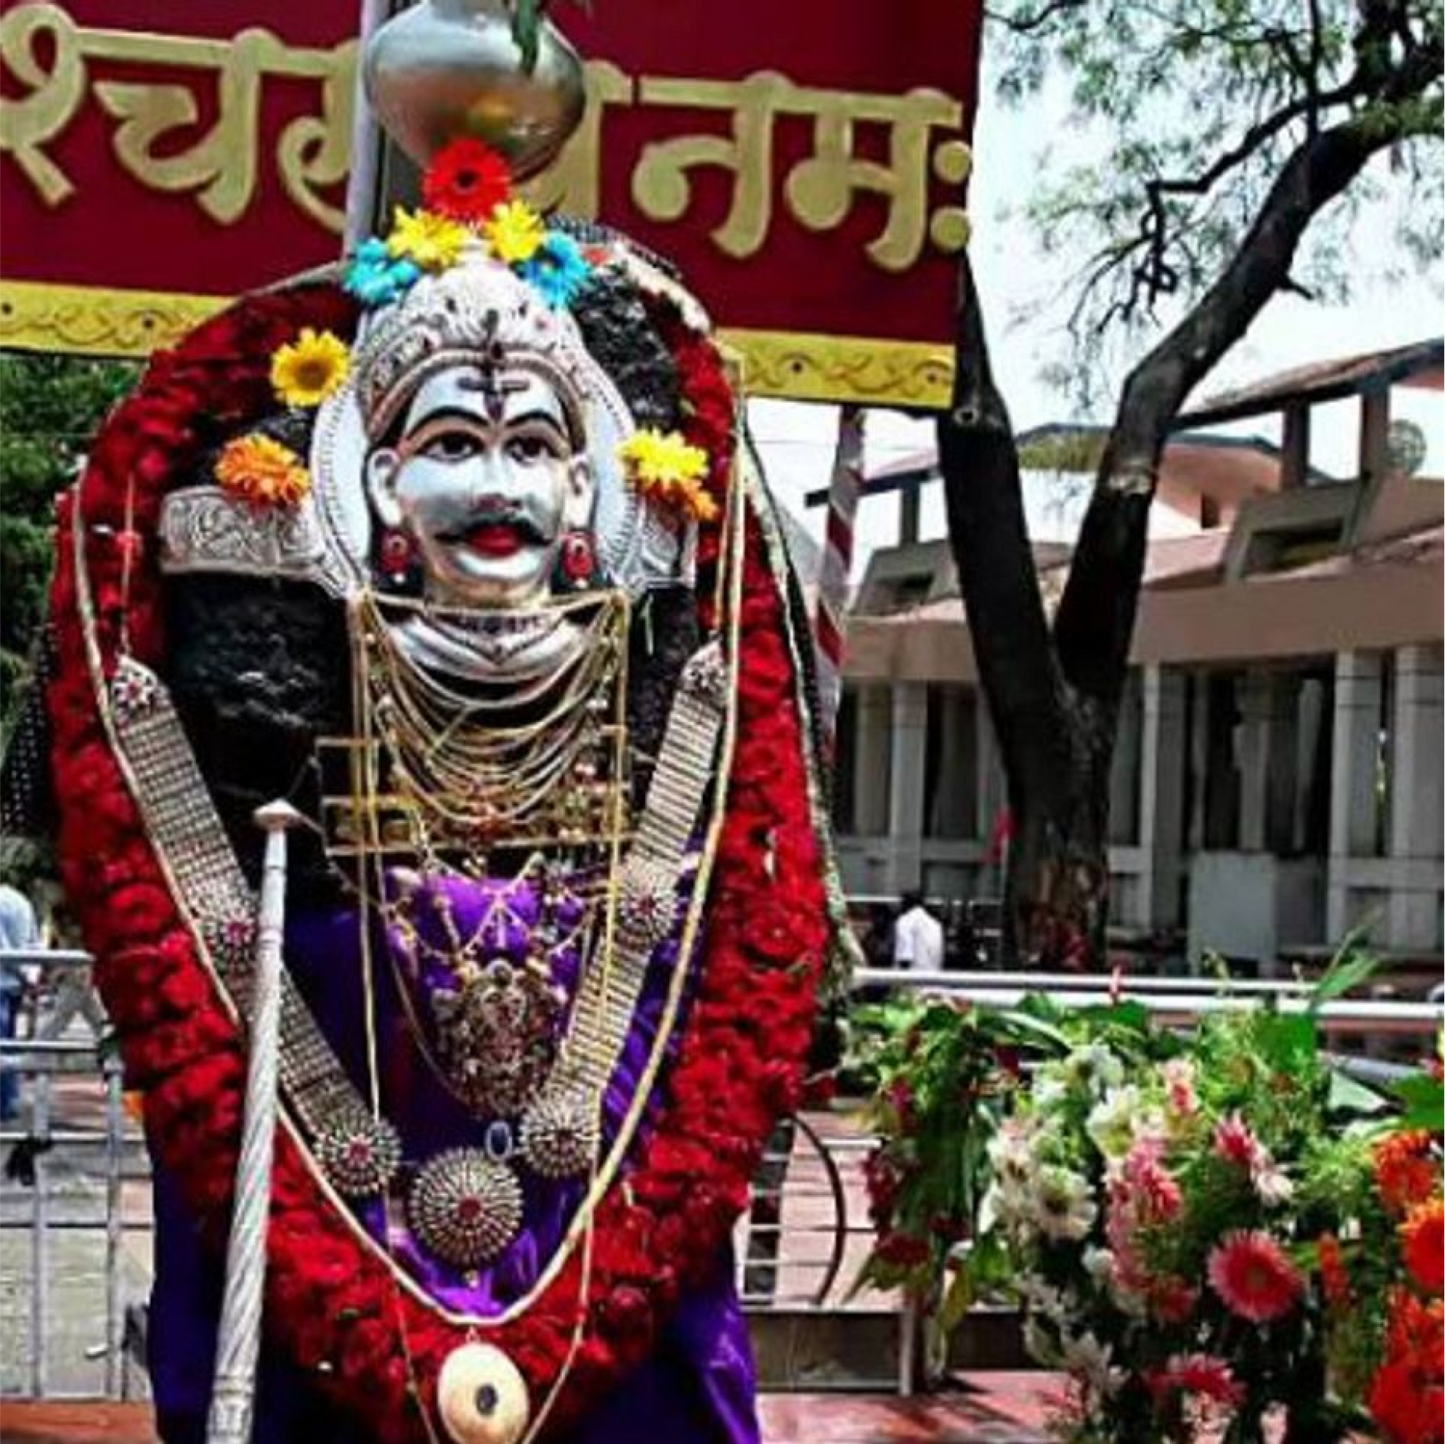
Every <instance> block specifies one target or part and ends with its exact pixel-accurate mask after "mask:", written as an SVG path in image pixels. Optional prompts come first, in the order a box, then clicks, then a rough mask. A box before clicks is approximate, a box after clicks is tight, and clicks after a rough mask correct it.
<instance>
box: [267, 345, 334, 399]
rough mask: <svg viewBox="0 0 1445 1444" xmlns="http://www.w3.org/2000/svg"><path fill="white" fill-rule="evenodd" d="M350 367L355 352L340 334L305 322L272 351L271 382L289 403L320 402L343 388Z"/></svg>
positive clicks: (279, 394) (277, 392) (280, 395)
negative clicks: (285, 342)
mask: <svg viewBox="0 0 1445 1444" xmlns="http://www.w3.org/2000/svg"><path fill="white" fill-rule="evenodd" d="M350 370H351V353H350V352H349V351H348V350H347V349H346V343H345V342H344V341H343V340H342V339H341V338H340V337H339V336H335V335H333V334H332V333H331V332H330V331H313V330H312V329H311V327H310V326H303V327H302V329H301V334H300V335H299V336H298V337H297V338H296V339H295V340H294V341H292V342H291V343H290V344H289V345H286V346H282V347H280V348H278V349H277V350H276V351H275V352H274V353H273V354H272V357H271V385H272V386H273V387H275V389H276V394H277V396H279V397H280V398H281V400H282V401H284V402H285V403H286V404H287V405H288V406H319V405H320V404H321V403H322V402H323V401H325V400H326V398H327V397H328V396H330V395H331V394H332V392H333V391H338V390H340V388H341V385H342V383H343V382H344V381H345V380H346V377H347V373H348V372H349V371H350Z"/></svg>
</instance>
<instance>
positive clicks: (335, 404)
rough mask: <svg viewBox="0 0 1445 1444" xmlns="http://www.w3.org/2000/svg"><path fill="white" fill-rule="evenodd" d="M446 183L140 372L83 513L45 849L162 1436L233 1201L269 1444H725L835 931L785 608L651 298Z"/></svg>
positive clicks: (205, 1308)
mask: <svg viewBox="0 0 1445 1444" xmlns="http://www.w3.org/2000/svg"><path fill="white" fill-rule="evenodd" d="M483 8H485V7H483ZM383 109H384V108H383ZM491 139H492V140H495V139H496V137H495V136H493V137H491ZM429 161H430V164H429V169H428V171H427V175H426V180H425V184H424V188H423V205H422V206H421V207H418V208H417V209H415V210H408V209H405V208H403V209H401V210H399V212H398V214H397V217H396V220H395V223H394V225H393V227H392V230H391V232H390V234H389V235H388V236H386V237H377V238H374V239H372V240H370V241H366V242H365V243H364V244H362V245H361V246H359V247H358V248H357V250H356V251H355V253H354V254H353V255H352V256H351V257H350V258H349V259H348V261H347V262H346V263H344V264H343V265H342V266H341V267H339V268H337V269H336V270H335V271H333V272H331V273H328V274H312V275H308V276H305V277H301V278H298V279H297V280H294V281H292V282H289V283H286V284H284V285H282V286H279V287H277V288H275V289H273V290H270V291H267V292H263V293H258V294H257V295H254V296H250V297H246V298H243V299H242V300H241V301H239V302H238V303H236V304H235V305H234V306H233V307H232V308H230V309H229V310H228V311H226V312H224V313H222V314H221V315H220V316H219V317H217V318H216V319H214V320H213V321H210V322H207V323H205V324H204V325H202V326H201V327H200V328H198V330H197V331H195V332H194V333H192V335H190V336H189V337H187V338H186V339H185V340H183V341H182V342H181V343H180V344H179V345H178V346H177V347H176V348H175V349H174V350H172V351H169V352H163V353H160V354H158V355H157V356H156V357H155V358H154V360H153V362H152V364H151V367H150V370H149V372H148V373H147V375H146V377H145V379H144V380H143V381H142V383H141V385H140V388H139V390H138V391H137V393H136V394H135V396H134V397H133V398H132V399H131V400H130V401H129V402H127V403H126V404H125V405H124V406H122V407H121V408H120V409H119V410H118V411H117V413H116V414H115V415H114V416H113V417H112V418H111V420H110V422H109V423H108V425H107V427H106V428H105V430H104V432H103V434H102V435H101V437H100V438H99V439H98V441H97V444H96V447H95V450H94V452H93V454H92V457H91V460H90V464H89V467H88V469H87V471H86V473H85V475H84V476H83V477H82V479H81V481H80V482H79V483H78V485H77V487H76V488H75V490H74V492H73V494H72V495H71V496H70V497H69V498H68V499H67V500H66V502H65V504H64V507H63V509H62V517H61V552H60V567H59V572H58V576H57V582H56V590H55V596H54V608H53V615H54V627H55V633H56V641H57V661H56V666H55V671H54V676H53V679H52V681H51V683H50V710H51V717H52V726H53V729H54V732H55V735H56V745H55V754H54V766H55V775H56V781H57V792H58V796H59V798H60V801H61V811H62V819H61V833H60V852H61V857H62V862H63V869H64V874H65V880H66V883H67V886H68V888H69V891H70V894H71V896H72V898H73V899H74V901H75V903H76V905H77V908H78V910H79V911H80V913H81V915H82V917H83V921H84V925H85V930H86V936H87V940H88V943H89V945H90V946H91V948H92V949H93V950H94V952H95V953H96V955H97V977H98V981H99V983H100V986H101V988H102V991H103V993H104V996H105V998H106V1001H107V1004H108V1006H109V1008H110V1011H111V1013H112V1016H113V1019H114V1021H115V1023H116V1026H117V1029H118V1033H119V1036H120V1040H121V1044H122V1047H123V1050H124V1053H125V1057H126V1064H127V1069H128V1074H129V1079H130V1083H131V1085H132V1086H134V1087H136V1088H138V1089H140V1090H141V1091H142V1092H143V1093H144V1095H145V1100H146V1124H147V1133H148V1137H149V1139H150V1142H151V1146H152V1150H153V1153H154V1156H155V1163H156V1204H157V1219H156V1222H157V1229H156V1289H155V1296H154V1299H153V1304H152V1310H151V1325H150V1352H151V1366H152V1377H153V1383H154V1392H155V1397H156V1401H157V1409H158V1417H159V1423H160V1430H161V1433H162V1436H163V1437H164V1439H165V1440H166V1441H167V1444H174V1441H178V1440H189V1439H198V1438H201V1437H203V1436H205V1435H206V1428H207V1425H206V1420H207V1415H208V1412H209V1413H210V1415H211V1434H210V1437H217V1428H216V1424H215V1418H216V1411H215V1407H214V1406H215V1400H214V1399H213V1397H212V1395H213V1380H214V1379H216V1378H217V1377H218V1375H217V1373H216V1371H217V1370H218V1369H223V1368H224V1366H225V1360H224V1358H222V1359H221V1360H220V1361H219V1362H218V1361H217V1360H216V1359H215V1358H214V1357H213V1356H214V1355H215V1354H216V1352H217V1343H216V1336H217V1329H218V1322H217V1319H218V1312H220V1303H219V1300H220V1296H221V1287H222V1284H221V1280H222V1273H223V1265H222V1257H223V1250H224V1248H225V1246H226V1242H227V1231H228V1225H230V1227H231V1228H232V1237H231V1255H230V1257H231V1258H232V1260H233V1265H234V1258H235V1257H236V1256H237V1255H236V1250H237V1240H236V1237H235V1232H237V1231H244V1230H243V1225H242V1223H241V1219H242V1217H243V1200H244V1195H245V1192H246V1189H247V1186H248V1182H249V1183H254V1181H255V1178H256V1177H261V1178H264V1181H265V1185H266V1188H265V1197H264V1200H263V1202H262V1205H261V1213H260V1214H259V1215H258V1216H257V1217H258V1218H259V1226H258V1229H257V1230H256V1231H257V1232H258V1234H259V1241H258V1240H256V1239H252V1240H250V1244H251V1247H252V1253H253V1254H254V1256H255V1258H256V1259H257V1260H259V1264H260V1267H261V1271H262V1273H263V1274H264V1283H265V1294H264V1350H263V1354H262V1361H261V1368H260V1383H259V1394H258V1397H257V1398H256V1399H255V1401H254V1411H255V1426H254V1437H257V1438H261V1439H267V1440H272V1439H275V1440H283V1439H286V1440H289V1439H298V1440H299V1439H303V1438H305V1439H312V1438H328V1439H350V1438H355V1439H368V1438H378V1439H386V1440H391V1439H397V1440H402V1439H431V1440H435V1439H441V1438H449V1439H453V1440H459V1441H473V1440H476V1441H494V1440H495V1441H505V1444H515V1441H519V1440H524V1439H533V1438H538V1439H569V1440H576V1441H587V1444H601V1441H610V1440H621V1439H624V1438H625V1439H628V1440H632V1439H635V1438H637V1437H638V1436H639V1434H641V1433H643V1432H644V1431H647V1432H651V1433H652V1434H653V1435H654V1436H655V1437H657V1438H659V1439H667V1440H678V1441H682V1440H690V1439H697V1440H701V1439H713V1438H718V1439H730V1440H735V1441H741V1440H748V1439H753V1438H756V1437H757V1434H756V1429H757V1426H756V1422H755V1418H754V1408H753V1398H752V1393H753V1381H752V1372H751V1358H750V1353H749V1349H748V1344H747V1336H746V1330H745V1327H744V1324H743V1321H742V1316H741V1309H740V1307H739V1303H738V1299H737V1297H736V1294H735V1292H734V1285H733V1281H732V1274H731V1268H730V1264H729V1258H728V1251H729V1240H730V1234H731V1228H732V1225H733V1223H734V1221H735V1219H736V1217H737V1215H738V1213H739V1211H740V1210H741V1208H742V1207H743V1205H744V1203H745V1199H746V1188H747V1184H748V1180H749V1178H750V1175H751V1172H752V1170H753V1168H754V1167H755V1166H756V1164H757V1162H758V1159H759V1156H760V1152H761V1149H762V1145H763V1143H764V1141H765V1140H766V1138H767V1136H768V1134H769V1131H770V1129H771V1127H772V1124H773V1122H774V1120H775V1119H776V1118H777V1117H778V1116H779V1115H780V1114H782V1113H785V1112H786V1111H787V1110H789V1109H790V1108H792V1107H794V1106H796V1104H797V1102H798V1099H799V1093H800V1086H801V1079H802V1071H803V1065H804V1058H805V1054H806V1051H807V1046H808V1041H809V1036H810V1029H811V1020H812V1005H813V994H814V990H815V987H816V984H817V982H818V979H819V976H820V973H821V971H822V969H823V967H824V965H825V957H826V954H827V953H828V951H829V949H830V947H832V946H833V938H832V928H833V918H832V916H831V915H830V906H829V897H830V886H829V885H830V874H829V869H830V867H831V862H830V857H829V852H828V843H827V837H826V831H825V826H824V822H823V798H822V791H821V787H820V784H819V781H818V774H817V769H816V766H815V723H814V717H813V715H812V709H811V704H810V700H809V698H810V688H809V684H808V675H809V663H808V653H807V646H808V641H807V629H806V627H805V626H804V625H803V622H802V619H801V615H800V607H799V600H798V598H799V594H798V590H797V588H796V585H795V584H794V582H793V579H792V577H791V574H790V571H789V567H788V561H787V557H786V553H785V550H784V547H783V545H782V541H781V535H780V532H779V528H778V526H777V524H776V520H775V517H774V513H773V511H772V507H771V503H770V501H769V499H768V496H767V493H766V490H765V488H764V486H763V483H762V481H761V478H760V476H759V474H758V472H757V470H756V467H755V466H754V465H753V464H752V461H751V458H750V456H749V453H748V448H747V445H746V440H745V434H744V430H743V419H742V414H741V402H740V397H739V393H738V390H737V387H736V378H735V376H734V375H733V374H732V371H731V368H730V367H729V365H728V363H727V361H726V358H725V357H724V355H723V353H722V352H721V351H720V349H719V347H718V346H717V344H716V342H715V341H714V339H713V338H712V336H711V332H710V327H709V324H708V321H707V318H706V316H705V314H704V312H703V310H702V308H701V306H700V305H699V303H698V302H697V300H696V299H695V298H694V297H693V296H692V295H691V294H690V293H688V292H687V291H686V290H685V289H684V287H683V286H682V284H681V283H680V281H679V280H678V278H677V277H676V276H675V275H674V274H673V273H672V272H671V271H670V269H669V268H668V267H667V265H666V264H665V263H664V262H662V261H661V260H659V259H658V258H656V257H654V256H651V255H648V254H646V253H644V252H643V251H642V250H640V249H639V248H638V247H637V246H635V245H633V244H632V243H630V242H629V241H627V240H626V239H625V238H624V237H622V236H620V235H617V234H614V233H612V232H610V231H607V230H605V229H602V228H599V227H595V226H584V225H579V224H569V223H568V222H566V221H564V220H561V219H558V218H552V219H550V220H547V219H544V218H542V217H540V216H539V215H537V214H536V213H535V212H533V211H532V210H531V209H530V208H529V207H528V206H527V204H526V203H525V201H523V200H522V199H520V198H519V197H518V196H517V195H516V194H515V193H514V191H513V189H512V179H513V178H512V176H511V174H510V172H509V167H508V165H507V160H506V157H505V156H504V155H503V154H501V153H500V152H499V151H498V150H497V149H496V148H495V147H494V146H493V145H491V144H487V143H483V142H481V141H479V140H477V139H476V138H475V137H471V136H465V135H464V136H458V137H455V138H454V139H452V140H450V141H447V142H446V143H445V144H442V145H441V146H440V149H438V150H437V151H436V152H435V154H432V155H431V156H430V157H429ZM277 799H285V800H286V801H287V802H288V803H289V804H290V805H291V807H293V808H294V809H295V811H296V813H298V814H299V816H300V819H301V822H302V824H303V825H301V826H299V827H297V828H296V829H295V830H294V831H293V833H292V834H291V838H290V845H289V853H288V855H287V857H286V861H285V871H284V878H283V880H282V882H280V883H278V882H277V881H276V878H275V876H274V874H275V873H276V867H275V864H274V858H275V854H273V852H272V851H271V850H270V845H269V844H268V843H267V842H266V840H265V838H264V837H263V835H262V833H261V832H260V831H259V830H258V829H257V827H256V825H255V823H254V821H253V813H254V812H255V811H256V809H257V808H258V807H263V805H265V804H270V803H273V802H274V801H275V800H277ZM268 815H274V814H268ZM268 889H269V891H268ZM258 897H259V898H260V899H261V906H260V909H259V912H258ZM268 897H270V898H271V899H272V901H273V902H274V903H275V904H276V905H277V906H278V907H279V906H281V905H284V936H283V934H282V933H281V932H280V931H278V932H277V936H276V943H277V946H278V947H279V948H280V956H281V960H282V966H281V969H280V974H279V983H278V985H277V986H278V987H279V995H278V1001H277V1003H276V1014H275V1016H276V1017H277V1018H278V1019H279V1021H278V1022H277V1023H276V1025H275V1026H276V1036H275V1041H274V1049H275V1067H274V1075H275V1076H274V1078H272V1079H270V1080H269V1082H268V1083H263V1084H258V1083H257V1068H256V1061H257V1058H258V1057H260V1056H262V1052H261V1050H262V1049H263V1048H264V1047H265V1046H266V1045H265V1043H264V1041H263V1040H264V1039H265V1037H266V1030H267V1026H268V1025H267V1024H266V1022H265V1021H264V1018H265V1015H266V1006H267V1005H266V1003H265V994H266V989H267V986H268V985H267V984H266V983H265V981H264V980H265V977H266V976H267V975H266V973H265V972H264V970H263V967H262V964H261V962H260V959H261V958H262V957H263V955H264V952H265V946H266V938H265V936H264V934H265V931H266V927H267V921H266V919H267V916H268V914H267V905H266V899H267V898H268ZM833 912H834V913H836V908H835V909H833ZM248 1060H249V1066H250V1073H249V1078H248V1080H247V1081H246V1083H245V1087H244V1089H243V1075H244V1074H246V1073H247V1068H248ZM261 1073H262V1075H263V1076H264V1074H265V1070H264V1068H263V1069H262V1070H261ZM266 1086H269V1088H270V1090H271V1092H270V1095H269V1096H270V1097H271V1098H272V1099H273V1100H274V1108H275V1110H276V1112H277V1122H276V1131H275V1135H274V1149H273V1156H274V1162H272V1161H269V1160H270V1158H271V1157H272V1154H266V1155H264V1161H263V1162H257V1161H256V1160H257V1158H262V1157H263V1155H261V1154H259V1153H257V1154H255V1155H253V1154H252V1153H251V1151H250V1149H251V1140H252V1137H253V1134H252V1131H251V1124H252V1121H253V1110H254V1109H255V1108H256V1107H257V1106H258V1105H257V1102H256V1100H257V1097H262V1096H263V1095H261V1094H257V1092H256V1090H257V1089H258V1088H262V1089H263V1090H264V1088H265V1087H266ZM243 1092H244V1104H243ZM263 1102H264V1097H263ZM243 1112H244V1113H245V1115H246V1118H245V1128H244V1130H243V1129H242V1114H243ZM268 1146H269V1145H268ZM248 1170H249V1172H248ZM233 1199H234V1202H233ZM267 1215H269V1219H268V1217H267ZM233 1220H234V1221H233ZM233 1284H234V1279H232V1278H229V1277H228V1278H227V1280H226V1297H227V1305H228V1309H229V1305H230V1301H231V1294H232V1287H233ZM257 1287H258V1288H259V1282H258V1284H257ZM260 1307H261V1304H260V1296H259V1294H258V1295H257V1297H256V1300H255V1303H254V1306H253V1307H252V1315H253V1318H252V1324H253V1326H254V1314H255V1311H256V1310H257V1309H259V1308H260ZM227 1317H228V1319H229V1318H230V1314H229V1312H228V1313H227ZM227 1328H229V1325H227ZM227 1328H223V1329H222V1331H221V1332H222V1340H221V1344H220V1353H221V1354H222V1355H223V1356H224V1355H225V1354H226V1353H227V1349H228V1347H229V1335H228V1333H227ZM214 1388H215V1389H219V1388H220V1385H219V1384H215V1385H214ZM250 1407H251V1403H250V1400H249V1399H248V1400H247V1409H248V1410H249V1409H250ZM245 1417H247V1418H248V1419H249V1414H247V1415H246V1416H245ZM221 1432H222V1433H224V1431H221Z"/></svg>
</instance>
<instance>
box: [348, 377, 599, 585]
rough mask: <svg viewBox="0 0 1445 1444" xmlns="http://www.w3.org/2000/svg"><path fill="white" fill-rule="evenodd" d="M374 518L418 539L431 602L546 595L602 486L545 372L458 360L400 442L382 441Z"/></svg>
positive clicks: (369, 465) (371, 472)
mask: <svg viewBox="0 0 1445 1444" xmlns="http://www.w3.org/2000/svg"><path fill="white" fill-rule="evenodd" d="M366 483H367V490H368V493H369V495H370V498H371V503H372V506H373V508H374V510H375V512H376V516H377V519H378V520H379V521H380V522H381V524H382V525H383V526H386V527H392V528H399V529H400V530H402V531H404V532H405V533H406V535H407V536H408V537H409V538H410V540H411V542H412V544H413V545H414V547H415V548H416V552H417V555H418V558H419V559H420V561H421V564H422V569H423V572H424V576H425V590H426V595H427V598H428V599H429V600H432V601H436V602H439V603H444V604H447V605H452V606H482V607H519V606H528V605H533V604H535V603H537V602H539V601H542V600H545V598H546V596H547V594H548V591H549V588H550V583H551V579H552V576H553V574H554V572H555V569H556V564H557V556H558V551H559V549H560V546H561V543H562V539H563V537H564V536H565V535H566V533H567V532H569V531H574V530H581V529H584V528H588V527H589V526H590V524H591V520H592V511H593V503H594V500H595V493H596V487H595V483H594V479H593V474H592V469H591V466H590V464H589V462H588V460H587V457H586V455H585V453H579V451H578V450H577V447H576V443H575V441H574V439H573V435H572V423H571V421H570V418H569V416H568V413H567V410H566V408H565V406H564V405H563V402H562V399H561V397H559V395H558V394H557V391H556V389H555V387H554V386H553V385H552V383H551V382H550V381H549V380H548V379H547V378H546V377H545V376H543V375H542V374H540V373H539V372H537V371H534V370H529V369H525V368H521V367H513V368H510V369H509V368H507V367H506V366H505V365H504V366H502V367H501V368H499V369H498V370H497V371H495V372H491V371H484V370H483V369H482V368H481V367H480V366H476V365H469V364H459V365H456V366H451V367H448V368H446V369H445V370H442V371H439V372H437V373H436V374H434V375H432V376H430V377H428V378H427V379H426V380H425V381H424V382H423V383H422V384H421V386H419V387H418V388H417V391H416V394H415V396H413V397H412V399H411V402H410V404H409V406H408V408H407V412H406V416H405V418H404V421H403V423H402V426H401V434H400V437H399V438H398V440H397V441H396V443H395V444H394V445H384V446H378V447H376V448H374V449H373V450H372V451H371V452H370V454H369V455H368V457H367V460H366Z"/></svg>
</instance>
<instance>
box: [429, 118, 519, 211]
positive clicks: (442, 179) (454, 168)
mask: <svg viewBox="0 0 1445 1444" xmlns="http://www.w3.org/2000/svg"><path fill="white" fill-rule="evenodd" d="M421 193H422V199H423V200H424V201H425V202H426V207H427V209H428V210H430V211H435V212H436V213H437V214H438V215H442V216H446V217H448V218H449V219H450V220H454V221H463V222H469V223H471V224H473V225H480V224H481V222H483V221H485V220H487V219H488V217H490V216H491V214H492V211H493V210H494V209H495V208H496V207H497V206H498V205H500V204H501V203H502V202H503V201H505V200H506V199H507V198H508V197H509V196H510V195H511V193H512V168H511V166H509V165H508V164H507V162H506V160H505V159H504V158H503V157H502V156H500V155H499V154H498V153H497V152H496V151H494V150H493V149H492V148H491V146H489V145H487V144H485V143H484V142H482V141H480V140H474V139H472V137H471V136H462V137H461V138H460V139H458V140H454V141H451V142H450V143H449V144H447V145H444V146H443V147H442V148H441V149H440V150H439V151H438V152H437V153H436V154H435V155H434V156H433V157H432V160H431V164H430V165H429V166H428V167H427V168H426V176H425V178H424V179H423V181H422V187H421Z"/></svg>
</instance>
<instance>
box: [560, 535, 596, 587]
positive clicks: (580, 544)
mask: <svg viewBox="0 0 1445 1444" xmlns="http://www.w3.org/2000/svg"><path fill="white" fill-rule="evenodd" d="M559 559H560V561H561V564H562V575H563V576H564V577H566V579H567V580H568V581H569V582H571V583H572V585H573V586H574V587H585V586H586V585H587V584H588V583H589V582H590V581H591V580H592V577H593V574H594V573H595V572H596V570H597V558H596V556H594V555H593V552H592V538H591V537H590V536H589V535H588V534H587V533H586V532H585V531H569V532H568V533H567V534H566V536H564V537H563V538H562V550H561V553H560V558H559Z"/></svg>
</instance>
